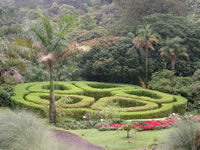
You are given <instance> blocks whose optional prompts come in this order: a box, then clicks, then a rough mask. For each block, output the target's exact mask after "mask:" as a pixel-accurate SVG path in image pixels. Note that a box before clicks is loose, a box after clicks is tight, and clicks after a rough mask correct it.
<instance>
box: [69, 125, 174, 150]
mask: <svg viewBox="0 0 200 150" xmlns="http://www.w3.org/2000/svg"><path fill="white" fill-rule="evenodd" d="M171 131H173V128H170V129H164V130H154V131H143V132H137V133H136V134H133V135H131V138H129V139H127V138H126V131H105V132H100V131H98V130H97V129H89V130H70V132H72V133H74V134H76V135H79V136H80V137H82V138H84V139H86V140H88V141H89V142H90V143H92V144H95V145H98V146H101V147H104V148H106V150H137V149H139V148H145V147H146V146H147V145H148V144H149V143H152V142H153V140H154V139H155V138H156V139H158V140H159V142H160V143H162V142H163V141H164V140H165V139H166V138H167V136H168V134H169V133H170V132H171ZM129 140H134V142H133V143H129Z"/></svg>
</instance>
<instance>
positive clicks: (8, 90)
mask: <svg viewBox="0 0 200 150" xmlns="http://www.w3.org/2000/svg"><path fill="white" fill-rule="evenodd" d="M13 95H14V92H13V88H12V87H11V86H10V85H7V84H1V85H0V106H3V107H11V106H12V103H11V97H12V96H13Z"/></svg>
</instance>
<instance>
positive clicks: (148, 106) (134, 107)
mask: <svg viewBox="0 0 200 150" xmlns="http://www.w3.org/2000/svg"><path fill="white" fill-rule="evenodd" d="M109 101H112V102H117V103H119V105H120V103H122V104H123V105H128V104H129V106H127V107H126V106H125V108H119V109H120V111H121V112H136V111H144V110H152V109H156V108H158V107H159V106H158V104H156V103H152V102H147V101H141V100H136V99H133V98H125V97H117V96H115V97H104V98H101V99H100V100H99V101H97V102H96V103H95V104H93V105H92V106H91V109H93V110H102V109H103V107H105V106H106V103H108V102H109Z"/></svg>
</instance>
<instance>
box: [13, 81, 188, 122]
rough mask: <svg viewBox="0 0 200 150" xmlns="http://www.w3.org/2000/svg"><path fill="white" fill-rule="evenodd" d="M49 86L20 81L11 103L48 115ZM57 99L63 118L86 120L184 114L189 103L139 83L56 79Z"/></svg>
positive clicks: (43, 83) (160, 116) (59, 113)
mask: <svg viewBox="0 0 200 150" xmlns="http://www.w3.org/2000/svg"><path fill="white" fill-rule="evenodd" d="M49 88H50V87H49V84H48V82H32V83H26V84H24V85H22V84H19V85H17V86H15V88H14V91H15V93H16V95H14V96H12V103H14V104H15V107H20V108H28V109H30V110H32V111H35V112H38V113H39V114H41V115H42V116H45V117H46V116H48V113H47V109H48V104H49V101H48V99H49V94H48V93H49ZM88 96H89V97H88ZM108 96H110V97H108ZM99 98H100V99H99ZM55 101H56V102H55V103H56V106H57V116H58V118H59V119H61V120H62V118H66V117H71V118H74V119H76V120H83V116H84V115H86V116H87V118H88V119H89V118H90V119H94V120H96V119H97V120H98V119H99V118H106V119H107V118H112V119H113V118H120V119H141V118H142V119H150V118H162V117H167V116H168V115H169V114H171V113H172V112H174V113H179V114H184V112H185V109H186V103H187V100H186V99H185V98H183V97H181V96H174V95H168V94H165V93H161V92H157V91H152V90H145V89H141V88H139V87H137V86H132V85H126V84H114V83H98V82H88V81H87V82H84V81H79V82H76V81H72V82H61V81H60V82H55ZM110 104H111V105H110ZM90 119H89V120H90Z"/></svg>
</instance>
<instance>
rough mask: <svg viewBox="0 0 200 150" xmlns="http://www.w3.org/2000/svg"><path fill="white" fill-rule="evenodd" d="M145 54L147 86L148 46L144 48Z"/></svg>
mask: <svg viewBox="0 0 200 150" xmlns="http://www.w3.org/2000/svg"><path fill="white" fill-rule="evenodd" d="M145 56H146V88H148V46H146V48H145Z"/></svg>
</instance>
